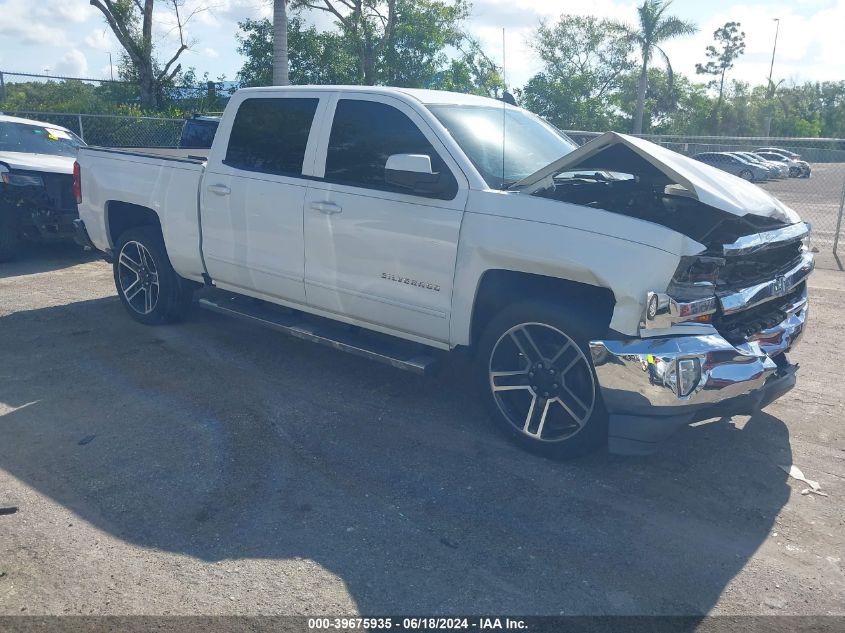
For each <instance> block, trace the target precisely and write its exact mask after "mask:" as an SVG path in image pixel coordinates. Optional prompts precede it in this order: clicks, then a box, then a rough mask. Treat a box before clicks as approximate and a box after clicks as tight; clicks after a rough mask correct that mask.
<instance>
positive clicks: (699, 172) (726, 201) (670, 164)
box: [511, 132, 800, 224]
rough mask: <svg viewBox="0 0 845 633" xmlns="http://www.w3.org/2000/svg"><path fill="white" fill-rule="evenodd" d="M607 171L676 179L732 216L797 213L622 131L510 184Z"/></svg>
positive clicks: (525, 188)
mask: <svg viewBox="0 0 845 633" xmlns="http://www.w3.org/2000/svg"><path fill="white" fill-rule="evenodd" d="M576 170H592V171H610V172H620V173H626V174H633V175H636V176H639V177H640V178H641V179H647V180H650V181H652V182H655V183H656V184H664V185H670V184H678V185H681V186H682V187H683V188H684V189H686V190H687V191H688V192H689V195H691V196H692V197H694V198H696V199H697V200H698V201H699V202H701V203H703V204H706V205H709V206H711V207H714V208H716V209H720V210H722V211H726V212H728V213H731V214H733V215H736V216H740V217H741V216H744V215H747V214H749V213H750V214H753V215H757V216H762V217H767V218H772V219H774V220H778V221H780V222H783V223H785V224H794V223H795V222H798V221H800V218H799V217H798V214H797V213H795V211H793V210H792V209H790V208H789V207H787V206H786V205H785V204H783V203H782V202H781V201H780V200H778V199H777V198H775V197H773V196H772V195H770V194H769V193H767V192H766V191H764V190H763V189H761V188H760V187H758V186H757V185H755V184H752V183H750V182H747V181H745V180H743V179H742V178H738V177H737V176H733V175H731V174H728V173H726V172H723V171H721V170H719V169H716V168H715V167H711V166H710V165H705V164H704V163H701V162H699V161H697V160H694V159H692V158H689V157H687V156H684V155H683V154H679V153H677V152H674V151H672V150H670V149H667V148H665V147H662V146H660V145H657V144H655V143H652V142H650V141H646V140H643V139H641V138H637V137H634V136H628V135H627V134H618V133H616V132H606V133H604V134H602V135H601V136H599V137H596V138H595V139H593V140H592V141H590V142H589V143H585V144H584V145H582V146H581V147H579V148H578V149H576V150H574V151H573V152H571V153H569V154H567V155H566V156H564V157H562V158H559V159H558V160H556V161H554V162H553V163H549V164H548V165H546V166H545V167H543V168H542V169H540V170H538V171H536V172H534V173H533V174H531V175H530V176H528V177H526V178H523V179H522V180H520V181H519V182H518V183H516V184H514V185H513V186H512V187H511V189H514V190H516V191H520V192H522V193H529V194H530V193H534V192H536V191H539V190H541V189H545V188H548V187H550V186H551V184H552V181H551V179H552V178H553V177H554V176H555V175H556V174H559V173H561V172H566V171H576Z"/></svg>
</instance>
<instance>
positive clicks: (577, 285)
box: [469, 269, 616, 349]
mask: <svg viewBox="0 0 845 633" xmlns="http://www.w3.org/2000/svg"><path fill="white" fill-rule="evenodd" d="M529 300H543V301H555V300H558V301H566V302H572V303H573V304H575V305H578V306H579V311H582V312H583V315H584V316H585V317H586V319H585V320H586V321H588V322H589V324H590V330H591V334H592V332H593V331H594V333H595V334H596V335H599V336H600V335H603V334H604V333H605V332H607V329H608V327H609V324H610V320H611V318H612V317H613V309H614V306H615V305H616V299H615V297H614V294H613V292H612V291H611V290H610V289H609V288H604V287H601V286H595V285H591V284H587V283H583V282H578V281H572V280H570V279H565V278H561V277H550V276H547V275H539V274H534V273H526V272H520V271H514V270H506V269H490V270H487V271H485V272H484V274H483V275H482V276H481V278H480V279H479V282H478V286H477V288H476V293H475V300H474V302H473V308H472V316H471V318H470V328H469V345H470V348H472V349H474V348H475V347H476V345H477V343H478V340H479V338H480V337H481V334H482V332H483V331H484V328H485V327H486V326H487V324H488V323H489V322H490V320H491V319H492V318H493V317H494V316H495V315H496V314H498V313H499V312H500V311H501V310H502V309H503V308H505V307H506V306H508V305H511V304H513V303H516V302H521V301H529Z"/></svg>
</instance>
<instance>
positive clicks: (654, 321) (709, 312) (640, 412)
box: [590, 227, 814, 454]
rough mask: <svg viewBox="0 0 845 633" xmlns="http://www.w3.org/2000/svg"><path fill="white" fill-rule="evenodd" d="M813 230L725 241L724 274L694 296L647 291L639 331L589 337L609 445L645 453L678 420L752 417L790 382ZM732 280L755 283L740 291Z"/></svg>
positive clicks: (804, 306) (792, 381) (678, 423)
mask: <svg viewBox="0 0 845 633" xmlns="http://www.w3.org/2000/svg"><path fill="white" fill-rule="evenodd" d="M808 230H809V229H808V227H807V228H806V229H805V230H804V231H801V230H796V229H795V228H787V229H783V230H780V231H775V232H771V233H764V234H759V235H755V236H747V237H744V238H741V239H739V240H737V241H736V242H734V243H732V244H726V245H724V247H723V252H722V255H723V258H724V263H722V264H721V265H720V269H721V271H722V273H724V272H725V271H727V272H728V274H729V278H728V279H727V280H726V279H724V278H723V279H721V281H720V282H717V283H715V284H709V285H708V284H707V283H702V282H696V283H695V284H694V286H695V289H696V290H697V292H699V297H698V298H692V299H690V298H688V299H686V300H678V299H676V298H675V297H671V296H668V295H664V294H662V293H650V296H649V298H648V299H647V301H646V304H647V306H646V310H645V313H644V315H643V322H642V324H641V336H640V337H636V338H635V337H618V338H609V339H608V340H597V341H592V342H591V343H590V348H591V352H592V357H593V363H594V366H595V370H596V375H597V377H598V381H599V383H600V387H601V392H602V396H603V399H604V402H605V406H606V408H607V410H608V413H609V414H610V448H611V450H614V451H616V452H624V453H634V454H645V453H649V452H651V451H652V450H654V448H655V447H656V443H657V442H659V441H661V440H662V439H665V438H666V437H668V436H669V435H671V434H672V433H674V432H675V431H676V430H677V429H678V428H679V427H681V426H684V425H687V424H689V423H690V422H694V421H696V420H701V419H707V418H711V417H717V416H721V415H737V414H753V413H754V412H756V411H758V410H760V409H761V408H762V407H765V406H766V405H768V404H770V403H771V402H772V401H774V400H775V399H776V398H778V397H780V396H781V395H783V394H784V393H786V392H787V391H789V390H790V389H791V388H792V387H793V386H794V384H795V372H796V370H797V365H794V364H792V363H791V362H790V361H789V360H788V358H787V352H789V351H790V350H791V349H792V348H793V347H794V346H795V344H796V343H797V342H798V341H799V339H800V338H801V336H802V334H803V332H804V326H805V323H806V320H807V314H808V299H807V277H808V276H809V275H810V273H811V272H812V270H813V265H814V264H813V256H812V255H811V254H810V253H809V252H807V251H806V250H805V249H802V248H801V245H800V241H801V239H802V238H803V237H805V236H806V233H807V231H808ZM773 253H777V255H773ZM790 254H797V257H792V258H791V259H787V258H789V257H790ZM761 274H765V275H767V278H766V279H763V280H761V279H760V275H761ZM732 280H742V282H741V283H743V284H744V283H748V282H753V283H748V285H742V286H741V287H737V284H736V283H731V281H732ZM687 290H690V288H687ZM676 291H677V289H676ZM709 291H712V293H713V294H712V295H708V292H709Z"/></svg>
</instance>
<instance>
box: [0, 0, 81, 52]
mask: <svg viewBox="0 0 845 633" xmlns="http://www.w3.org/2000/svg"><path fill="white" fill-rule="evenodd" d="M33 18H34V16H33V13H32V4H31V2H30V1H29V0H5V1H3V0H0V42H4V43H8V44H10V45H14V44H50V45H61V44H63V43H64V42H65V41H66V37H65V30H64V27H63V25H62V23H61V22H60V21H55V20H50V21H44V20H40V19H33Z"/></svg>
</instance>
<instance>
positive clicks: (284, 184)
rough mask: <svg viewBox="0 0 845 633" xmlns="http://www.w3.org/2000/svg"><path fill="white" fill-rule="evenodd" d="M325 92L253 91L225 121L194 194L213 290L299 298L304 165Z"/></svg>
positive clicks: (302, 294) (310, 151)
mask: <svg viewBox="0 0 845 633" xmlns="http://www.w3.org/2000/svg"><path fill="white" fill-rule="evenodd" d="M329 94H330V93H326V92H317V91H314V92H308V91H298V90H297V91H279V92H277V93H276V92H272V91H270V92H266V93H264V92H262V93H252V94H249V95H247V96H246V97H245V98H244V100H243V101H242V102H241V103H240V105H239V106H238V109H237V113H236V115H235V117H234V119H233V120H232V119H231V118H230V119H228V120H225V119H224V121H225V123H224V125H223V126H221V129H220V130H219V131H218V133H217V137H218V138H219V139H220V141H221V143H219V144H216V145H215V147H214V149H213V150H212V153H211V155H210V156H209V163H208V168H207V170H206V175H205V178H204V180H203V186H202V188H201V192H200V195H201V209H202V237H203V256H204V258H205V265H206V269H207V270H208V274H209V275H210V276H211V278H212V279H213V280H214V281H215V283H216V284H217V285H218V286H219V287H221V288H228V289H230V290H235V291H240V292H245V293H247V294H253V295H257V296H267V297H269V298H276V299H282V300H285V301H290V302H295V303H304V302H305V285H304V263H305V257H304V250H303V236H302V212H303V204H304V201H305V194H306V191H307V188H308V181H307V180H306V179H305V178H304V177H303V165H304V164H306V163H308V164H309V165H310V164H313V156H314V142H315V141H314V139H315V138H316V133H315V132H314V131H313V130H315V129H316V128H317V127H318V126H317V125H315V123H314V122H315V121H318V120H319V118H320V114H321V107H324V100H325V99H326V95H329ZM226 124H228V129H225V127H226ZM225 141H228V142H225Z"/></svg>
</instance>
